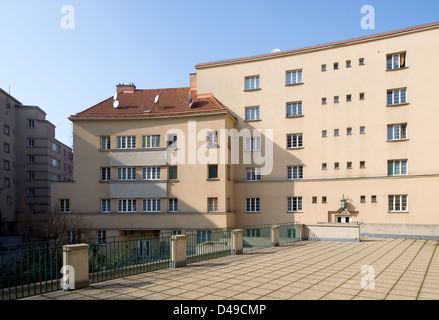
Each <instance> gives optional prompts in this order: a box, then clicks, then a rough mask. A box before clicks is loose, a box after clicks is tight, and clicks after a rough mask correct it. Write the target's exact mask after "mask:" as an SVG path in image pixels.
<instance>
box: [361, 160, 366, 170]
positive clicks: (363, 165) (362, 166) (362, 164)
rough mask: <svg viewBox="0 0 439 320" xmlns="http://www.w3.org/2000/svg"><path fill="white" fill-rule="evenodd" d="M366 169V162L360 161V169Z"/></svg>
mask: <svg viewBox="0 0 439 320" xmlns="http://www.w3.org/2000/svg"><path fill="white" fill-rule="evenodd" d="M365 168H366V161H360V169H365Z"/></svg>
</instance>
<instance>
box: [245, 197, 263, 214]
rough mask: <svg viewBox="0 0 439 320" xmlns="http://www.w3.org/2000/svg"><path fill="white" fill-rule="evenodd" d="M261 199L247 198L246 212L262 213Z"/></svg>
mask: <svg viewBox="0 0 439 320" xmlns="http://www.w3.org/2000/svg"><path fill="white" fill-rule="evenodd" d="M260 211H261V208H260V198H247V199H246V205H245V212H249V213H251V212H260Z"/></svg>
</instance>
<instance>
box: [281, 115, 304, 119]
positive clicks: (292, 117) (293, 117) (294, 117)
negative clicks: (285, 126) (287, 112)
mask: <svg viewBox="0 0 439 320" xmlns="http://www.w3.org/2000/svg"><path fill="white" fill-rule="evenodd" d="M304 117H305V116H304V115H303V114H302V115H297V116H286V117H285V118H287V119H296V118H304Z"/></svg>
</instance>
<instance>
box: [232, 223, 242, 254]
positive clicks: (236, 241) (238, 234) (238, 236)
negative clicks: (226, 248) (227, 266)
mask: <svg viewBox="0 0 439 320" xmlns="http://www.w3.org/2000/svg"><path fill="white" fill-rule="evenodd" d="M243 238H244V230H242V229H236V230H233V231H232V255H239V254H243V252H244V243H243Z"/></svg>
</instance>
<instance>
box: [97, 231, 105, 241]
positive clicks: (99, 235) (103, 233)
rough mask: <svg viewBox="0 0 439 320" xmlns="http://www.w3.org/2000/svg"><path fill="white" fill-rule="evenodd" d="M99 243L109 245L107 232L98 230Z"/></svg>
mask: <svg viewBox="0 0 439 320" xmlns="http://www.w3.org/2000/svg"><path fill="white" fill-rule="evenodd" d="M98 243H99V244H105V243H107V232H106V231H105V230H98Z"/></svg>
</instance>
